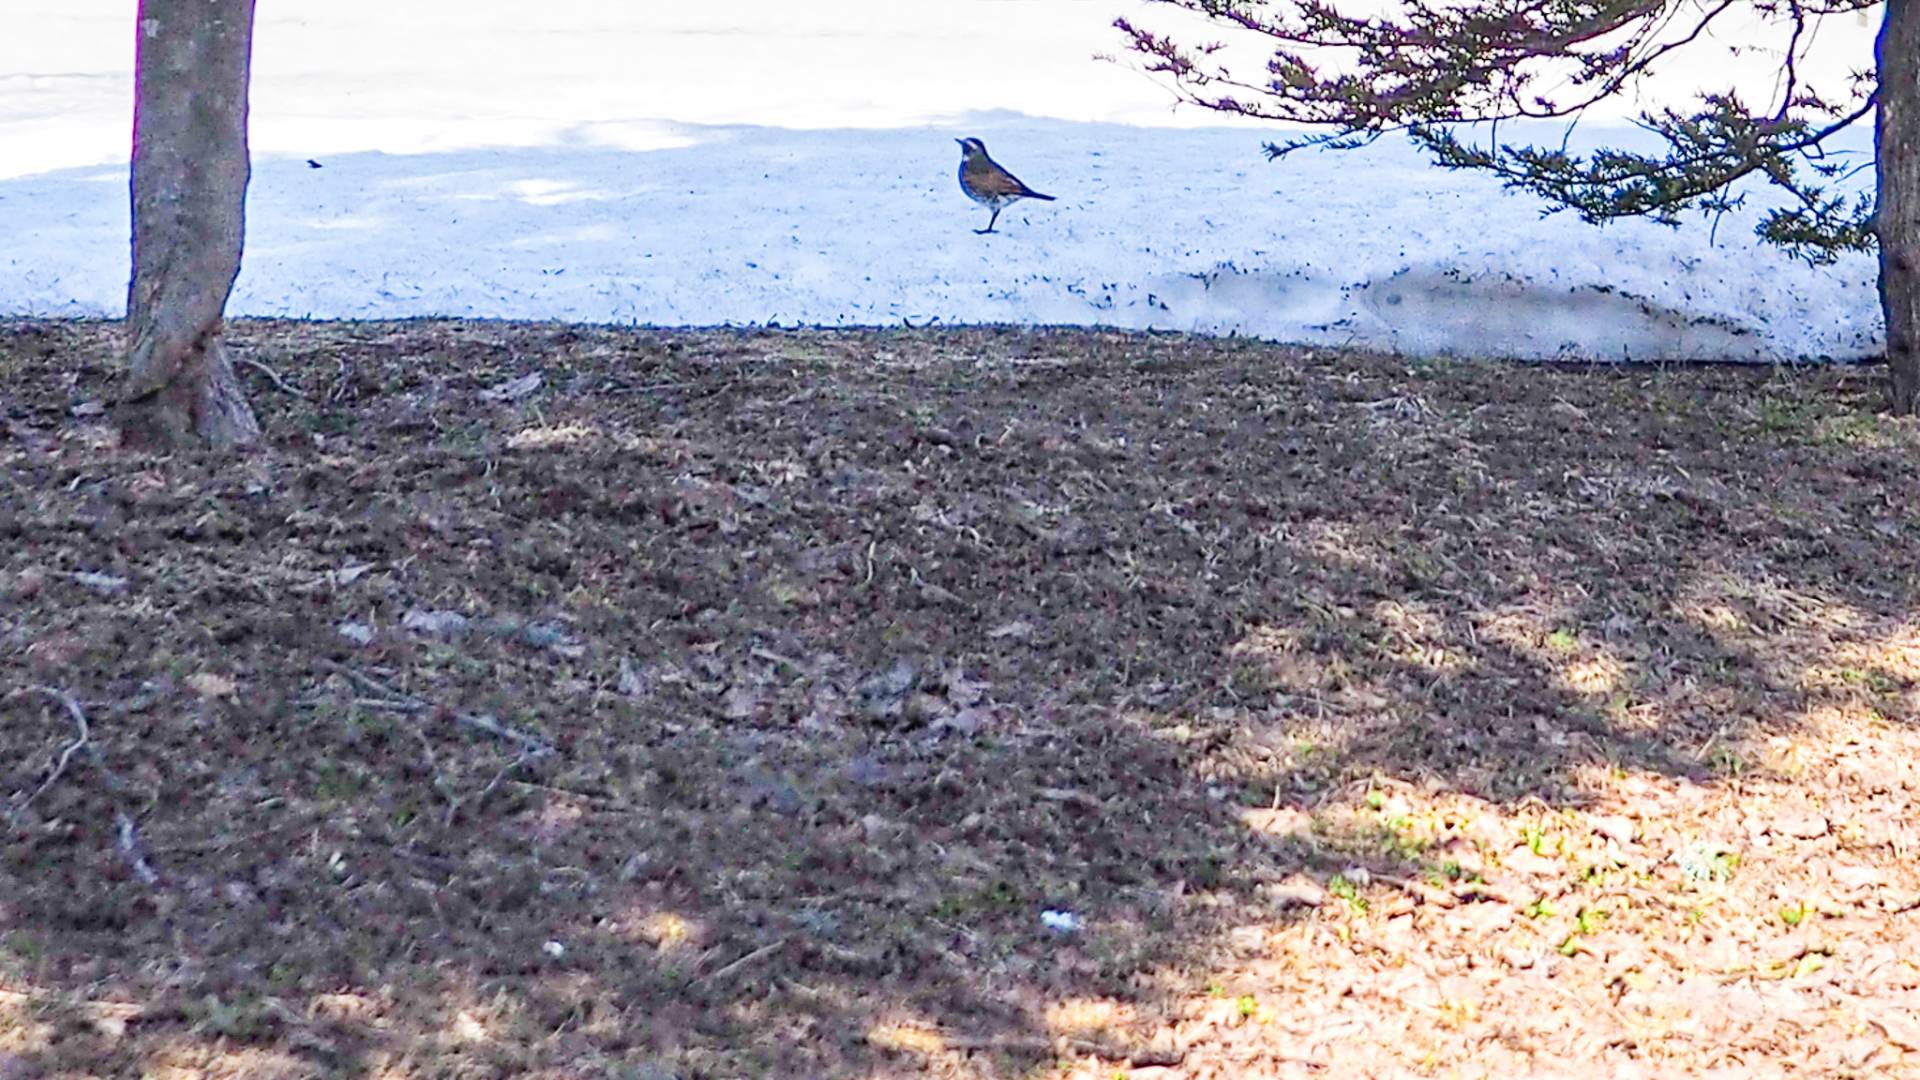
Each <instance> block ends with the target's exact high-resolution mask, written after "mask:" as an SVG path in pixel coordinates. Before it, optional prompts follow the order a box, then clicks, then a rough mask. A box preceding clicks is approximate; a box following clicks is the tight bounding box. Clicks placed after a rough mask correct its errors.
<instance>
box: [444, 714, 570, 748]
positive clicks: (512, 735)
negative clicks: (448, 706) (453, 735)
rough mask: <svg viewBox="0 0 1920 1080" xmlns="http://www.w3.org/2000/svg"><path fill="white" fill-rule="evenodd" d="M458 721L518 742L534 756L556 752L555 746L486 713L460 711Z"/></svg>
mask: <svg viewBox="0 0 1920 1080" xmlns="http://www.w3.org/2000/svg"><path fill="white" fill-rule="evenodd" d="M453 719H454V720H455V721H456V722H457V723H461V724H465V725H466V726H468V727H470V728H473V729H474V730H476V731H484V732H486V733H487V734H489V735H491V736H493V737H494V738H496V739H505V740H506V741H508V742H510V743H518V744H519V745H520V747H521V748H522V749H523V750H525V751H526V753H527V754H529V755H530V756H532V757H546V756H547V755H548V754H551V753H553V752H554V750H553V747H552V746H551V745H549V744H547V743H545V742H542V741H541V740H539V739H537V738H535V737H534V736H532V735H529V734H527V733H526V732H524V731H515V730H514V729H512V728H510V727H507V726H506V725H505V724H502V723H501V722H500V721H498V720H495V719H494V718H493V717H491V716H488V715H487V714H486V713H460V714H458V715H456V716H455V717H454V718H453Z"/></svg>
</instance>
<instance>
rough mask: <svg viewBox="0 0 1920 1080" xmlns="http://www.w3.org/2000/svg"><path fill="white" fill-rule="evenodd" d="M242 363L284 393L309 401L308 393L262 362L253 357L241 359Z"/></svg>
mask: <svg viewBox="0 0 1920 1080" xmlns="http://www.w3.org/2000/svg"><path fill="white" fill-rule="evenodd" d="M240 362H241V363H243V364H245V365H247V366H248V367H250V368H252V369H253V370H255V371H257V372H259V373H260V374H262V375H265V376H266V377H267V381H268V382H270V383H272V384H273V385H275V386H277V387H279V388H280V390H281V392H282V393H285V394H290V395H292V396H294V397H297V398H299V399H300V400H302V401H306V400H307V399H308V395H307V392H306V391H304V390H302V389H300V388H299V387H297V386H294V385H292V384H290V383H288V382H287V380H285V379H283V378H281V377H280V373H279V372H277V371H275V370H273V369H272V368H270V367H268V366H267V365H265V364H263V363H261V362H260V361H258V360H255V359H254V358H253V357H251V356H243V357H240Z"/></svg>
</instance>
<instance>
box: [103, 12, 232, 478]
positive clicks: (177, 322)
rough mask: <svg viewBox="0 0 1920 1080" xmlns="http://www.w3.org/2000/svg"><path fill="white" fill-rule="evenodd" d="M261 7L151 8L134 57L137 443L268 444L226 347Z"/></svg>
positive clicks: (127, 422)
mask: <svg viewBox="0 0 1920 1080" xmlns="http://www.w3.org/2000/svg"><path fill="white" fill-rule="evenodd" d="M253 5H254V0H140V13H139V17H138V24H137V26H138V31H137V38H138V47H137V51H136V58H135V62H134V84H135V86H134V106H133V183H132V189H133V280H132V283H131V284H130V285H129V287H128V290H127V331H128V337H129V351H128V364H129V366H130V367H131V368H132V379H131V384H130V386H129V387H128V391H127V393H126V395H125V396H124V398H123V399H122V404H121V407H120V412H119V417H118V419H119V422H120V429H121V432H122V435H123V438H124V440H125V442H126V443H127V444H128V445H133V446H146V447H151V448H157V449H159V448H173V447H186V446H223V447H225V446H240V445H244V444H247V443H251V442H253V441H254V440H256V439H258V438H259V437H260V425H259V423H258V422H257V421H256V420H255V419H254V416H253V410H252V409H251V408H249V407H248V405H247V398H246V394H245V393H244V392H243V391H242V389H241V387H240V383H239V381H238V380H237V379H236V378H235V377H234V373H233V365H232V364H231V363H229V362H228V360H227V355H226V350H225V348H224V347H223V346H222V344H221V321H222V316H223V313H224V312H225V310H226V306H227V297H228V296H229V295H230V294H231V293H232V292H233V282H234V279H235V278H236V277H238V276H239V274H240V247H241V243H242V240H243V237H244V234H245V231H246V222H245V217H246V198H247V180H248V178H249V175H250V172H251V167H250V165H249V163H248V157H247V82H248V75H249V69H250V67H251V63H252V53H253Z"/></svg>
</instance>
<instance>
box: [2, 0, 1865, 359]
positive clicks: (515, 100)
mask: <svg viewBox="0 0 1920 1080" xmlns="http://www.w3.org/2000/svg"><path fill="white" fill-rule="evenodd" d="M21 2H22V3H25V4H26V5H27V8H28V11H27V15H26V17H25V18H24V19H23V20H18V21H16V23H15V25H14V27H13V29H14V30H16V31H19V33H16V34H15V35H13V36H11V37H10V38H8V39H6V40H0V315H61V316H87V317H114V316H117V315H119V314H120V313H121V312H122V310H123V305H124V302H125V289H126V277H127V266H126V261H127V235H128V219H127V207H126V202H127V197H126V168H125V164H124V162H125V148H126V145H127V124H128V115H129V102H130V100H131V80H130V78H129V71H130V67H131V44H132V36H131V26H132V4H131V3H130V2H125V0H21ZM746 2H747V3H748V5H749V7H751V8H752V11H749V12H747V14H746V15H742V16H741V17H739V18H734V17H733V16H731V15H730V16H728V17H727V18H724V19H723V18H721V17H720V16H719V15H718V14H714V13H708V14H704V15H701V14H697V13H691V12H688V11H686V10H685V9H682V8H678V7H676V8H675V10H676V11H679V12H680V14H678V15H675V16H673V17H672V18H667V17H666V16H665V15H663V14H662V13H661V12H662V11H663V10H664V9H656V8H655V6H654V5H638V6H636V7H634V8H632V9H628V8H618V9H616V8H615V7H612V6H608V5H604V4H598V3H586V2H585V0H556V2H555V5H554V7H553V10H552V11H551V12H546V13H545V14H543V17H542V22H541V26H540V27H539V32H537V33H534V32H527V33H522V34H518V35H516V32H515V24H514V23H513V22H512V19H518V18H520V17H521V16H519V15H514V14H512V12H510V11H508V9H506V8H504V7H502V8H498V9H496V8H495V7H494V6H491V5H487V4H455V3H452V2H451V0H417V2H416V3H412V4H410V5H409V6H407V7H406V8H405V9H404V11H400V10H396V11H394V12H393V15H392V18H391V19H389V20H387V21H386V22H383V23H381V25H382V27H383V33H382V34H381V35H373V36H372V37H369V35H368V34H367V33H366V31H365V26H366V25H367V22H366V21H367V20H369V19H374V18H375V16H376V15H378V14H379V10H383V9H375V8H374V7H373V6H372V3H371V0H341V2H340V3H339V4H337V5H330V6H329V7H328V8H326V9H324V10H321V9H314V10H310V11H308V10H303V11H283V12H279V13H277V14H276V13H275V12H267V11H264V10H263V12H262V16H261V18H262V24H261V28H260V32H259V33H260V39H259V47H258V50H257V55H256V67H255V70H256V80H257V85H256V94H255V110H254V121H253V143H254V147H255V150H256V162H255V178H254V183H253V187H252V189H251V194H250V201H249V232H248V243H249V246H248V252H247V259H246V264H245V269H244V270H243V272H242V274H241V278H240V282H239V285H238V288H237V290H236V292H235V295H234V301H233V304H232V307H231V309H230V310H231V311H232V312H233V313H235V314H239V315H259V316H295V317H308V316H311V317H316V318H393V317H408V316H462V317H499V318H525V319H566V320H577V321H587V322H616V323H629V322H631V323H641V324H653V325H716V324H738V325H752V324H767V323H778V324H780V325H792V324H801V323H805V324H820V325H829V326H838V325H869V324H883V325H884V324H898V323H901V322H912V323H914V324H922V323H928V322H935V321H938V322H944V323H975V322H995V323H1016V324H1071V325H1104V326H1114V327H1122V328H1129V329H1156V330H1180V331H1194V332H1200V333H1208V334H1248V335H1257V336H1261V337H1268V338H1275V339H1280V340H1288V341H1301V342H1311V343H1326V344H1336V345H1356V346H1365V347H1372V348H1382V349H1396V350H1401V351H1405V352H1408V353H1413V354H1458V355H1468V356H1503V357H1520V358H1532V359H1552V358H1572V357H1580V358H1599V359H1634V360H1649V359H1678V360H1687V359H1714V360H1721V359H1731V360H1749V361H1779V360H1797V359H1812V358H1839V359H1852V358H1861V357H1866V356H1870V355H1873V354H1875V353H1877V352H1878V351H1880V349H1881V340H1882V339H1881V330H1880V318H1879V309H1878V299H1877V294H1876V293H1875V290H1874V275H1875V266H1874V263H1873V260H1872V259H1871V258H1869V257H1866V256H1851V257H1849V258H1846V259H1843V260H1842V261H1841V262H1840V263H1839V264H1838V265H1835V266H1831V267H1819V268H1815V267H1808V266H1805V265H1801V264H1797V263H1793V262H1790V261H1788V260H1786V259H1785V258H1784V257H1782V256H1780V255H1779V254H1778V253H1777V252H1774V251H1772V250H1769V249H1765V248H1762V247H1760V246H1759V245H1758V244H1757V242H1756V241H1755V240H1754V238H1753V234H1752V230H1753V225H1754V222H1755V221H1756V220H1757V217H1758V213H1759V211H1760V210H1761V209H1762V208H1763V207H1764V205H1765V201H1764V200H1765V195H1764V192H1759V191H1756V192H1755V199H1754V203H1753V205H1752V206H1751V207H1747V208H1743V209H1742V210H1740V211H1738V212H1735V213H1732V214H1729V215H1727V216H1726V217H1725V218H1724V219H1723V220H1720V221H1718V222H1717V223H1716V222H1709V221H1705V220H1700V219H1694V220H1690V221H1689V222H1688V223H1687V224H1686V225H1685V226H1684V227H1683V228H1680V229H1678V230H1672V229H1666V228H1663V227H1660V226H1656V225H1652V224H1649V223H1647V222H1623V223H1618V224H1615V225H1612V226H1609V227H1607V228H1605V229H1596V228H1592V227H1590V226H1586V225H1583V224H1581V223H1579V222H1578V221H1577V220H1575V219H1573V218H1572V217H1570V216H1567V215H1557V216H1551V217H1544V218H1543V217H1542V216H1541V214H1540V211H1541V209H1542V207H1541V205H1540V204H1539V203H1537V202H1535V201H1533V200H1531V199H1528V198H1525V197H1521V196H1516V195H1511V194H1509V193H1506V192H1503V191H1502V190H1501V189H1500V188H1499V187H1498V185H1497V184H1495V183H1493V182H1492V181H1491V180H1489V179H1488V178H1487V177H1485V176H1482V175H1478V174H1472V173H1449V172H1442V171H1439V170H1436V169H1434V168H1432V167H1431V166H1429V165H1428V164H1427V163H1426V162H1425V161H1424V160H1423V159H1422V158H1420V157H1419V156H1418V155H1417V154H1415V153H1414V152H1413V151H1412V150H1410V149H1409V148H1408V147H1406V146H1405V145H1404V144H1400V143H1396V142H1393V141H1390V140H1389V141H1383V142H1382V143H1380V144H1377V145H1375V146H1373V147H1369V148H1367V149H1365V150H1361V151H1356V152H1352V153H1347V154H1317V155H1315V154H1308V155H1301V156H1297V157H1294V158H1289V159H1287V160H1285V161H1283V162H1279V163H1271V164H1270V163H1268V162H1267V161H1266V160H1265V159H1264V158H1263V156H1262V155H1261V152H1260V146H1261V143H1262V141H1263V140H1264V139H1265V138H1267V137H1270V136H1271V132H1268V131H1263V130H1261V129H1260V128H1258V127H1251V126H1247V125H1238V126H1188V127H1180V126H1163V125H1162V123H1161V122H1162V121H1167V122H1172V123H1179V124H1192V123H1194V122H1195V121H1196V118H1197V119H1199V120H1203V121H1210V120H1213V119H1217V118H1215V117H1212V116H1211V114H1205V113H1198V114H1196V113H1194V112H1192V111H1188V112H1184V113H1180V114H1177V115H1170V114H1167V113H1166V110H1165V94H1164V91H1162V90H1159V89H1157V88H1155V87H1153V86H1152V85H1150V84H1149V83H1147V82H1146V81H1145V80H1144V79H1142V78H1141V77H1140V76H1138V75H1137V74H1136V73H1132V72H1128V71H1126V70H1125V69H1124V68H1123V67H1121V66H1119V65H1114V64H1102V63H1098V62H1095V61H1093V60H1091V59H1090V57H1089V55H1088V54H1090V53H1091V52H1092V51H1093V50H1094V49H1096V48H1100V47H1108V46H1110V45H1111V42H1110V41H1107V40H1106V39H1105V38H1104V37H1103V36H1102V35H1103V33H1104V30H1103V28H1104V27H1105V26H1106V23H1107V22H1108V21H1109V20H1110V19H1111V16H1112V15H1113V14H1114V13H1116V11H1119V10H1124V9H1128V8H1130V7H1138V6H1139V5H1138V3H1137V0H1112V2H1103V3H1074V2H1068V0H1033V2H1032V3H1031V4H1023V5H1014V4H1009V3H1001V2H995V0H955V2H954V3H953V4H952V5H950V6H949V5H912V6H901V5H898V4H897V3H896V4H891V5H888V4H881V5H877V6H876V4H874V3H873V2H871V0H822V2H823V3H824V4H827V6H828V8H831V11H828V10H827V9H826V8H821V9H814V8H809V9H808V13H807V14H806V15H805V17H804V18H803V17H801V16H800V15H796V14H795V8H794V6H793V5H786V6H782V5H780V4H775V3H771V2H770V0H746ZM753 5H758V7H753ZM388 7H390V5H388ZM513 10H514V11H517V10H518V9H513ZM728 10H729V11H733V9H731V8H730V9H728ZM908 11H910V12H911V13H912V16H911V18H910V19H909V18H908V15H907V14H902V12H908ZM755 12H757V13H758V14H755ZM823 12H824V13H825V14H823ZM1016 13H1017V14H1016ZM509 15H511V16H512V18H511V19H510V18H508V16H509ZM749 15H750V16H752V17H747V16H749ZM829 15H830V16H832V17H831V18H829V17H827V16H829ZM663 19H664V20H665V22H664V23H663V22H662V20H663ZM796 19H798V20H799V21H798V22H796ZM902 20H904V21H902ZM669 24H670V25H669ZM808 28H811V30H810V31H809V29H808ZM802 31H808V32H805V33H803V32H802ZM507 40H512V41H514V42H515V43H516V49H515V52H514V53H513V54H512V55H511V56H509V57H507V59H505V60H502V59H501V56H502V54H501V51H500V50H501V48H502V42H503V41H507ZM422 41H431V42H432V43H433V44H434V46H435V47H434V48H431V49H423V48H420V47H419V46H420V45H421V42H422ZM661 42H665V43H666V46H662V45H661ZM410 43H411V44H410ZM487 56H491V57H493V58H494V61H493V62H483V61H484V58H485V57H487ZM729 57H731V58H732V60H731V62H732V63H733V64H734V65H735V67H734V68H732V69H728V68H726V67H725V66H724V65H725V64H726V63H727V62H729V61H728V58H729ZM863 57H866V58H875V57H877V58H879V59H878V60H875V61H874V63H877V64H879V65H880V66H879V67H878V68H874V67H871V66H869V67H868V68H865V69H863V68H862V67H861V66H860V64H861V63H862V62H863V61H862V58H863ZM994 58H999V59H1000V60H1003V61H1005V63H1004V64H999V63H995V62H994ZM715 65H721V66H719V67H716V66H715ZM809 65H811V66H809ZM1001 67H1004V68H1005V70H1006V71H1007V72H1010V73H1012V74H1009V75H1008V76H1007V77H1006V78H999V77H995V78H981V77H979V76H980V74H981V73H982V72H989V73H990V72H992V71H995V70H1000V68H1001ZM569 69H570V70H571V71H572V72H573V75H572V76H569V75H568V71H569ZM729 70H732V71H733V72H734V73H735V74H737V75H738V76H739V77H738V78H730V77H728V76H727V71H729ZM663 72H664V73H665V74H662V73H663ZM703 72H704V73H705V76H704V77H705V78H706V80H707V81H706V82H705V83H704V84H702V83H697V82H694V81H692V80H696V79H697V78H699V77H701V76H702V73H703ZM809 72H811V73H812V74H811V75H810V76H809V75H808V73H809ZM1036 73H1038V74H1036ZM770 80H771V81H772V82H777V83H779V85H770ZM635 87H639V88H640V89H641V90H644V91H646V92H645V93H641V92H638V91H636V89H635ZM676 87H677V88H678V89H677V90H676ZM983 104H984V105H987V106H1000V107H997V108H993V107H990V108H987V109H985V110H984V111H983V110H982V109H981V108H980V106H981V105H983ZM650 107H651V108H653V109H654V110H657V111H654V112H649V111H648V110H649V108H650ZM1014 109H1018V110H1019V111H1013V110H1014ZM1036 114H1039V115H1036ZM742 118H745V119H747V120H750V121H753V122H740V121H741V119H742ZM1111 121H1120V122H1111ZM835 125H838V126H835ZM1516 133H1517V132H1516V127H1515V126H1508V127H1506V128H1503V131H1502V134H1503V135H1504V136H1507V137H1509V138H1511V137H1513V136H1514V135H1515V134H1516ZM961 135H974V136H979V137H981V138H984V139H985V140H986V142H987V145H988V147H989V148H990V150H991V151H992V152H993V154H994V155H995V157H997V158H998V159H999V160H1000V161H1001V162H1002V163H1003V164H1005V165H1006V166H1007V167H1009V168H1010V169H1012V170H1013V171H1014V172H1015V173H1017V174H1018V175H1019V176H1020V177H1021V178H1022V179H1024V180H1026V181H1027V182H1028V183H1029V184H1031V185H1032V186H1034V187H1035V188H1037V189H1039V190H1041V191H1046V192H1049V193H1051V194H1054V195H1056V196H1058V197H1059V201H1058V202H1054V203H1032V202H1029V203H1021V204H1017V205H1015V206H1014V207H1013V208H1011V209H1010V210H1008V211H1007V212H1006V213H1005V214H1003V215H1002V216H1001V220H1000V231H999V232H998V233H997V234H994V235H990V236H984V237H982V236H976V235H974V233H973V232H972V229H973V228H975V227H978V226H980V225H983V224H985V221H986V216H987V215H986V212H985V211H984V210H981V209H979V208H978V207H975V206H974V205H973V204H972V203H970V202H968V201H967V200H966V199H965V198H964V197H963V196H962V195H961V194H960V192H959V190H958V188H957V185H956V184H955V181H954V170H955V167H956V165H957V164H958V148H957V147H956V146H955V145H954V143H953V139H954V138H955V137H958V136H961ZM1537 135H1538V137H1541V138H1546V139H1552V140H1554V141H1556V142H1557V141H1558V139H1559V137H1560V130H1559V129H1558V128H1541V129H1537ZM1635 137H1636V136H1635V134H1634V132H1632V130H1631V129H1621V128H1613V129H1607V128H1603V127H1589V128H1586V129H1583V131H1582V133H1581V138H1582V139H1583V140H1585V141H1586V142H1587V143H1588V144H1592V143H1595V142H1602V141H1609V140H1614V141H1617V140H1621V139H1625V140H1627V141H1631V140H1632V139H1634V138H1635ZM1848 149H1849V150H1850V151H1851V152H1852V153H1853V154H1855V155H1856V156H1859V157H1860V160H1863V161H1865V160H1871V159H1870V156H1864V155H1866V153H1867V151H1868V150H1869V149H1870V147H1869V144H1868V142H1867V140H1866V139H1865V137H1864V133H1861V135H1860V137H1855V138H1853V139H1852V140H1851V142H1850V143H1849V145H1848ZM309 159H312V161H314V162H316V163H317V164H318V165H319V167H318V168H316V167H313V166H312V165H310V164H309Z"/></svg>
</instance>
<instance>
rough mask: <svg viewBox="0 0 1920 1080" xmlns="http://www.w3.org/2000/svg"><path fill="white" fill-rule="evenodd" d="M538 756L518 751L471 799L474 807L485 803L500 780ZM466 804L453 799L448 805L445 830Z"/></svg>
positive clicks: (464, 801) (533, 753)
mask: <svg viewBox="0 0 1920 1080" xmlns="http://www.w3.org/2000/svg"><path fill="white" fill-rule="evenodd" d="M539 756H540V755H539V754H537V753H535V752H533V751H532V750H522V751H520V753H519V755H518V756H516V757H515V758H514V759H513V760H512V761H509V762H507V763H506V764H505V765H502V766H501V767H500V771H499V772H497V773H494V774H493V779H492V780H490V781H488V782H487V786H486V787H483V788H481V789H480V791H479V793H478V794H476V795H475V796H474V797H473V800H472V801H473V803H474V805H475V806H478V805H480V804H481V803H484V802H486V801H487V796H489V795H492V794H493V793H494V791H495V790H497V789H498V788H499V787H500V782H501V781H502V780H505V779H506V778H507V775H508V774H509V773H511V772H513V771H514V770H515V769H518V768H519V767H520V766H522V765H525V764H526V763H527V762H529V761H532V760H534V759H535V758H537V757H539ZM466 804H467V800H465V799H455V800H453V801H452V803H451V804H450V805H448V807H447V819H446V827H447V828H452V827H453V819H454V818H455V817H456V816H458V815H459V813H460V808H461V807H463V806H465V805H466Z"/></svg>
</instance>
